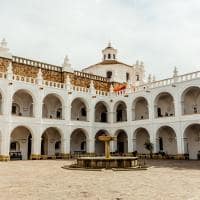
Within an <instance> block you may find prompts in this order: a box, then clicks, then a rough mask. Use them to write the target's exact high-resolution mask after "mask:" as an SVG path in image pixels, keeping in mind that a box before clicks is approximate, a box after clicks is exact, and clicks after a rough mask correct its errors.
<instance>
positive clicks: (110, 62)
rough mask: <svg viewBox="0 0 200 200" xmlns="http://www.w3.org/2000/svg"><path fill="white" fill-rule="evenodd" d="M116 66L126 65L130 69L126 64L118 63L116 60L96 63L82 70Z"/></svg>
mask: <svg viewBox="0 0 200 200" xmlns="http://www.w3.org/2000/svg"><path fill="white" fill-rule="evenodd" d="M116 64H121V65H126V66H127V67H132V66H131V65H127V64H125V63H122V62H119V61H117V60H103V61H102V62H99V63H96V64H94V65H91V66H89V67H86V68H84V69H83V70H85V69H89V68H92V67H94V66H96V65H116Z"/></svg>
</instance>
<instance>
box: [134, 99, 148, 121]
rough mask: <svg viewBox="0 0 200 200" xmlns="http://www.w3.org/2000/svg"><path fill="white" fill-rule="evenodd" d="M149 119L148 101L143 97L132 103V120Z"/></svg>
mask: <svg viewBox="0 0 200 200" xmlns="http://www.w3.org/2000/svg"><path fill="white" fill-rule="evenodd" d="M143 119H149V109H148V101H147V99H146V98H145V97H137V98H136V99H135V100H134V102H133V120H143Z"/></svg>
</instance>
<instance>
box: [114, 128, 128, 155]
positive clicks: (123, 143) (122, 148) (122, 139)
mask: <svg viewBox="0 0 200 200" xmlns="http://www.w3.org/2000/svg"><path fill="white" fill-rule="evenodd" d="M115 137H116V143H115V153H118V154H125V153H128V136H127V133H126V131H124V130H122V129H120V130H117V131H116V132H115Z"/></svg>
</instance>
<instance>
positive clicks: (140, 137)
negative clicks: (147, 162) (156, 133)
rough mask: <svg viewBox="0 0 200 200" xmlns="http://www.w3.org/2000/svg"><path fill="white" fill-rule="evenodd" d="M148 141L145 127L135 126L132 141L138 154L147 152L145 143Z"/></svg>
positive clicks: (148, 136) (148, 137)
mask: <svg viewBox="0 0 200 200" xmlns="http://www.w3.org/2000/svg"><path fill="white" fill-rule="evenodd" d="M148 141H150V135H149V132H148V130H147V129H145V128H143V127H140V128H137V129H136V130H135V132H134V136H133V142H134V143H135V144H134V145H133V146H134V149H135V150H136V151H137V152H138V153H139V154H148V153H149V151H148V150H147V149H146V148H145V145H144V144H145V143H146V142H148Z"/></svg>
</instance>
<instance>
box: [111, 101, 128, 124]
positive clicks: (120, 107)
mask: <svg viewBox="0 0 200 200" xmlns="http://www.w3.org/2000/svg"><path fill="white" fill-rule="evenodd" d="M114 113H116V117H115V122H124V121H127V110H126V104H125V103H124V102H123V101H119V102H117V103H116V104H115V106H114Z"/></svg>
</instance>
